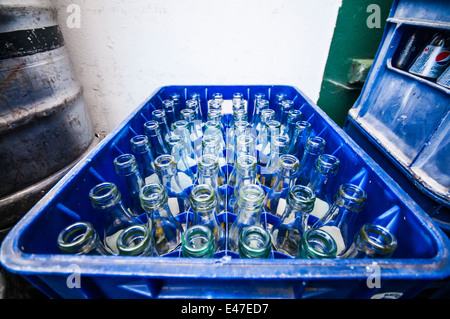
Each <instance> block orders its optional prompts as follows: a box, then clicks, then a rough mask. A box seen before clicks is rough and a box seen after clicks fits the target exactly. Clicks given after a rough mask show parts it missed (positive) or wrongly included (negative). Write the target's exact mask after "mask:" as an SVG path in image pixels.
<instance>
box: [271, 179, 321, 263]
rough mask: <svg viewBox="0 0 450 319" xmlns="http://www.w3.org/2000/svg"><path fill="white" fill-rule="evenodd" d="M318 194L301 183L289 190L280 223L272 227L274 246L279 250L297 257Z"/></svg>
mask: <svg viewBox="0 0 450 319" xmlns="http://www.w3.org/2000/svg"><path fill="white" fill-rule="evenodd" d="M315 199H316V196H315V194H314V192H313V191H312V190H311V189H310V188H308V187H306V186H301V185H296V186H294V187H292V188H291V189H290V190H289V194H288V196H287V198H286V203H287V205H285V210H284V211H283V213H282V216H281V218H280V220H279V222H278V223H276V224H275V225H273V227H272V238H273V246H274V247H275V249H276V250H277V251H278V252H281V253H283V254H286V255H289V256H291V257H296V256H297V255H298V253H299V252H298V247H299V243H300V240H301V238H302V237H303V235H304V234H305V232H306V231H307V229H308V217H309V215H310V213H311V211H312V210H313V207H314V202H315Z"/></svg>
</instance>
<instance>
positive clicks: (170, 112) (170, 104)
mask: <svg viewBox="0 0 450 319" xmlns="http://www.w3.org/2000/svg"><path fill="white" fill-rule="evenodd" d="M162 109H163V110H164V112H165V114H166V122H167V125H168V126H169V130H172V129H173V123H175V122H176V121H177V116H176V114H175V104H174V101H173V100H164V101H162Z"/></svg>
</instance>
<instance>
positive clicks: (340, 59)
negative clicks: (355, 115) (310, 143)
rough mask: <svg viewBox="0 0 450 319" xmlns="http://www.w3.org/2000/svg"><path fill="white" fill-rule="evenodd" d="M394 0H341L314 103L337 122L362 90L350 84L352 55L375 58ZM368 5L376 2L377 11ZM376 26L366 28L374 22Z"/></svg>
mask: <svg viewBox="0 0 450 319" xmlns="http://www.w3.org/2000/svg"><path fill="white" fill-rule="evenodd" d="M392 2H393V0H343V1H342V6H341V8H340V10H339V14H338V18H337V22H336V28H335V31H334V35H333V40H332V42H331V46H330V52H329V56H328V60H327V64H326V66H325V72H324V78H323V81H322V87H321V91H320V96H319V100H318V102H317V104H318V105H319V106H320V107H321V108H322V109H323V110H324V111H325V112H326V113H327V114H328V115H329V116H330V117H331V118H332V119H333V120H334V121H335V122H336V123H337V124H338V125H340V126H342V125H343V124H344V122H345V119H346V117H347V113H348V110H349V109H350V108H351V107H352V106H353V104H354V102H355V101H356V99H357V98H358V96H359V94H360V93H361V85H356V84H353V85H352V84H349V82H348V80H349V78H350V76H351V72H350V71H351V68H352V61H353V59H374V58H375V55H376V52H377V50H378V47H379V45H380V42H381V39H382V36H383V32H384V27H385V23H386V19H387V17H388V15H389V11H390V9H391V6H392ZM369 5H377V6H378V7H379V11H377V10H376V9H375V11H374V10H373V7H369V10H368V6H369ZM377 12H379V22H380V24H379V26H380V27H379V28H377V27H374V28H369V27H368V25H367V21H368V20H369V24H371V23H376V22H377V21H376V19H377V17H378V16H376V15H377Z"/></svg>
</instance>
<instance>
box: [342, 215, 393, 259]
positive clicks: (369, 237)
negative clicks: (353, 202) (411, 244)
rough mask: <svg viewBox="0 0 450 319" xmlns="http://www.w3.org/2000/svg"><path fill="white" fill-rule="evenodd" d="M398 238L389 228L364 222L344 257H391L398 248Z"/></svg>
mask: <svg viewBox="0 0 450 319" xmlns="http://www.w3.org/2000/svg"><path fill="white" fill-rule="evenodd" d="M397 245H398V243H397V238H396V237H395V235H394V234H393V233H392V232H391V231H389V229H387V228H385V227H383V226H380V225H377V224H372V223H368V224H364V225H363V226H362V227H361V229H360V230H359V232H358V233H356V235H355V237H354V238H353V243H352V245H351V246H350V248H349V249H348V250H347V252H346V253H345V254H344V256H343V257H342V258H390V257H392V254H393V253H394V251H395V250H396V249H397Z"/></svg>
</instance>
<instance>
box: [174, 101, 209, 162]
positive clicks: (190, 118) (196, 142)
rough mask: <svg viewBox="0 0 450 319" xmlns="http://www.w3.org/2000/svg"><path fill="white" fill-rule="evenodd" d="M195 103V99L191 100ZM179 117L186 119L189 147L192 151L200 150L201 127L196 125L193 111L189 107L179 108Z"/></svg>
mask: <svg viewBox="0 0 450 319" xmlns="http://www.w3.org/2000/svg"><path fill="white" fill-rule="evenodd" d="M193 102H195V103H197V101H193ZM181 118H182V119H183V120H184V121H186V123H187V128H188V132H189V140H190V142H191V147H192V149H193V151H194V152H196V154H197V152H200V149H201V147H202V135H203V133H201V132H202V127H201V125H200V126H199V127H198V125H199V123H198V122H196V120H195V111H194V110H191V109H183V110H181ZM175 123H177V122H175Z"/></svg>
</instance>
